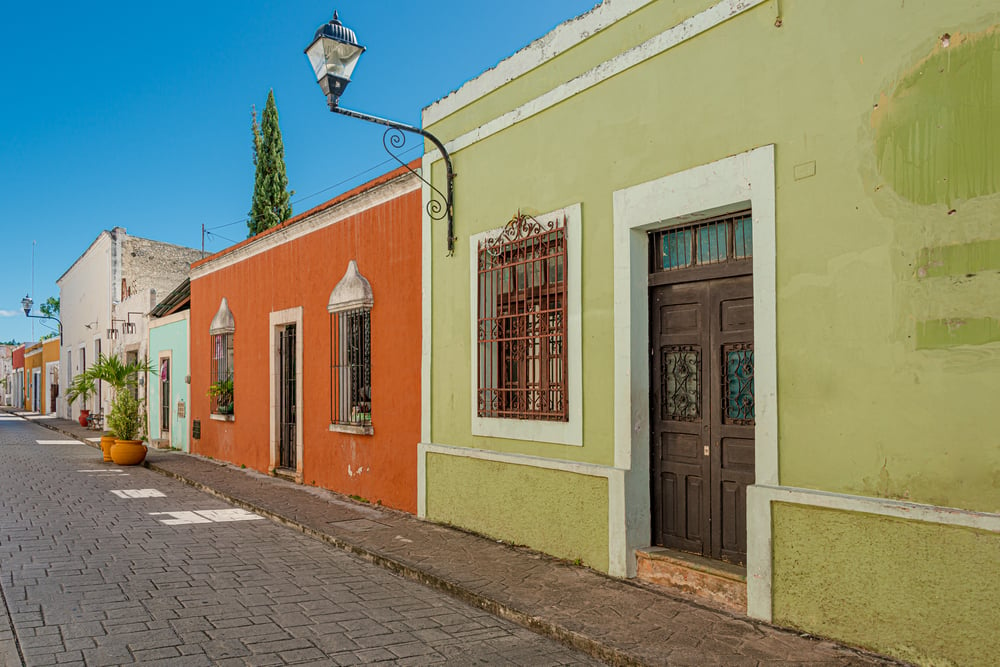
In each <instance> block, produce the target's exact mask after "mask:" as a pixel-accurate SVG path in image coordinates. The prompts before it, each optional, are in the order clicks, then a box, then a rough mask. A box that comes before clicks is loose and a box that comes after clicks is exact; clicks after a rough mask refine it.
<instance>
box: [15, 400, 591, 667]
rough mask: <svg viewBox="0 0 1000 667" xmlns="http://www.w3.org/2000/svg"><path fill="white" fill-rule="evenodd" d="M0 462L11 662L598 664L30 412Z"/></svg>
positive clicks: (18, 425) (16, 428)
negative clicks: (107, 453) (107, 461)
mask: <svg viewBox="0 0 1000 667" xmlns="http://www.w3.org/2000/svg"><path fill="white" fill-rule="evenodd" d="M0 461H2V463H3V465H2V467H0V563H2V565H0V582H2V590H3V597H4V601H5V604H4V605H0V664H3V665H19V664H22V660H23V664H26V665H32V666H33V665H52V664H78V665H80V664H86V665H117V664H131V663H140V664H143V665H168V664H172V665H184V666H193V665H281V664H293V663H294V664H303V663H305V664H309V663H312V664H358V663H367V662H378V661H386V662H391V663H393V664H421V665H423V664H443V663H448V664H473V663H490V664H525V665H528V664H530V665H539V664H551V665H562V664H596V663H594V662H593V661H592V659H591V658H589V657H587V656H585V655H582V654H578V653H575V652H573V651H571V650H570V649H568V648H566V647H564V646H562V645H560V644H558V643H556V642H554V641H552V640H549V639H546V638H543V637H541V636H539V635H536V634H535V633H533V632H531V631H529V630H526V629H524V628H521V627H519V626H516V625H514V624H512V623H509V622H507V621H504V620H501V619H498V618H496V617H494V616H492V615H490V614H488V613H486V612H485V611H482V610H479V609H476V608H473V607H471V606H467V605H465V604H463V603H461V602H459V601H457V600H455V599H453V598H451V597H449V596H447V595H445V594H443V593H440V592H438V591H434V590H431V589H428V588H426V587H424V586H421V585H419V584H417V583H414V582H411V581H408V580H405V579H402V578H399V577H397V576H395V575H393V574H391V573H389V572H387V571H386V570H384V569H381V568H379V567H377V566H374V565H370V564H368V563H365V562H362V561H361V560H359V559H358V558H355V557H354V556H351V555H349V554H346V553H344V552H342V551H338V550H336V549H332V548H330V547H329V546H328V545H325V544H323V543H322V542H320V541H317V540H314V539H311V538H308V537H305V536H303V535H301V534H299V533H296V532H294V531H292V530H289V529H287V528H284V527H282V526H279V525H277V524H275V523H273V522H271V521H269V520H264V519H261V518H260V517H258V516H256V515H254V514H252V513H250V512H247V511H246V510H242V509H234V508H233V507H232V506H231V505H228V504H226V503H225V502H223V501H220V500H217V499H214V498H212V497H210V496H208V495H205V494H204V493H201V492H199V491H196V490H194V489H192V488H191V487H190V486H187V485H185V484H182V483H181V482H178V481H176V480H173V479H169V478H167V477H164V476H162V475H158V474H156V473H154V472H151V471H149V470H146V469H144V468H141V467H133V468H120V467H115V466H110V465H104V464H101V463H100V462H99V455H98V454H97V453H96V452H95V450H94V449H92V448H90V447H87V446H85V445H83V444H82V443H79V442H75V441H71V440H69V439H67V438H66V437H65V436H62V435H60V434H58V433H54V432H53V431H50V430H47V429H44V428H41V427H40V426H38V425H35V424H31V423H29V422H27V421H24V420H22V419H20V418H16V417H13V416H10V417H6V416H5V417H2V418H0ZM8 609H9V619H8V613H7V610H8ZM11 626H12V628H11Z"/></svg>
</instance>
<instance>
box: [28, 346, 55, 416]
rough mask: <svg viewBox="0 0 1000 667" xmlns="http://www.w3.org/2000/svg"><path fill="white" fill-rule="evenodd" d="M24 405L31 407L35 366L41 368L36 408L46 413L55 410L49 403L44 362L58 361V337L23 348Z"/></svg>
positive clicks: (47, 378) (47, 379) (48, 384)
mask: <svg viewBox="0 0 1000 667" xmlns="http://www.w3.org/2000/svg"><path fill="white" fill-rule="evenodd" d="M23 354H24V378H25V380H24V405H25V407H29V408H30V407H31V405H32V396H33V394H34V391H35V375H34V371H35V369H36V368H38V369H41V381H40V382H39V387H38V399H39V400H38V409H39V411H40V412H42V413H48V412H52V411H53V410H55V407H54V406H53V405H51V403H52V401H51V400H50V398H51V397H50V394H49V391H50V390H49V387H50V382H49V380H50V378H49V377H47V376H46V374H45V366H46V364H48V363H50V362H53V361H56V362H57V361H59V339H58V338H52V339H49V340H47V341H45V342H43V343H34V344H32V345H28V346H26V347H25V348H24V352H23Z"/></svg>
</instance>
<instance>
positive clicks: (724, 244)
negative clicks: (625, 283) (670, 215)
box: [649, 211, 753, 273]
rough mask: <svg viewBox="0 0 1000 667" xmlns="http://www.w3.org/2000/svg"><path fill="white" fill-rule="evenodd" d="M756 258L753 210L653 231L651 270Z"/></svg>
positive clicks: (656, 270)
mask: <svg viewBox="0 0 1000 667" xmlns="http://www.w3.org/2000/svg"><path fill="white" fill-rule="evenodd" d="M752 258H753V218H752V217H751V215H750V211H742V212H740V213H735V214H729V215H727V216H723V217H719V218H712V219H709V220H703V221H700V222H698V223H696V224H693V225H684V226H680V227H669V228H667V229H661V230H659V231H656V232H653V233H652V234H650V243H649V271H650V273H657V272H664V271H677V270H679V269H688V268H693V267H697V266H705V265H712V264H729V263H734V262H742V261H746V260H750V259H752Z"/></svg>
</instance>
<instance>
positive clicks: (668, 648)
mask: <svg viewBox="0 0 1000 667" xmlns="http://www.w3.org/2000/svg"><path fill="white" fill-rule="evenodd" d="M35 423H36V424H38V425H39V426H44V427H46V428H49V429H52V430H54V431H58V432H61V433H63V434H65V435H69V436H71V437H74V438H77V439H80V440H81V441H83V442H85V443H86V444H89V445H91V446H96V445H95V444H94V443H92V442H88V441H87V438H93V437H95V436H96V435H99V433H98V432H96V431H93V430H91V429H87V428H85V427H81V426H80V425H79V424H78V423H77V422H75V421H71V420H67V419H47V420H44V421H37V422H35ZM98 465H109V464H103V463H100V459H99V458H98V459H96V460H95V466H98ZM145 465H146V467H148V468H149V469H151V470H154V471H156V472H159V473H161V474H164V475H167V476H170V477H173V478H176V479H179V480H181V481H184V482H186V483H187V484H190V485H192V486H194V487H196V488H199V489H201V490H203V491H205V492H207V493H210V494H212V495H215V496H216V497H219V498H222V499H224V500H226V501H228V502H230V503H232V504H234V505H236V506H238V507H242V508H245V509H248V510H250V511H253V512H256V513H258V514H261V515H263V516H266V517H269V518H271V519H272V520H275V521H277V522H279V523H282V524H284V525H287V526H290V527H293V528H295V529H297V530H299V531H302V532H304V533H306V534H308V535H311V536H313V537H316V538H318V539H321V540H324V541H326V542H327V543H329V544H331V545H333V546H335V547H337V548H340V549H343V550H345V551H348V552H351V553H354V554H355V555H357V556H359V557H360V558H362V559H364V560H366V561H369V562H371V563H374V564H376V565H379V566H382V567H385V568H387V569H389V570H391V571H393V572H396V573H397V574H400V575H402V576H404V577H407V578H410V579H414V580H416V581H420V582H422V583H424V584H426V585H428V586H431V587H434V588H437V589H440V590H443V591H445V592H447V593H450V594H451V595H453V596H455V597H457V598H459V599H462V600H465V601H466V602H468V603H470V604H472V605H475V606H477V607H480V608H482V609H485V610H487V611H489V612H492V613H494V614H496V615H498V616H501V617H503V618H506V619H509V620H512V621H515V622H517V623H520V624H522V625H524V626H525V627H527V628H530V629H532V630H534V631H536V632H539V633H541V634H543V635H547V636H549V637H552V638H554V639H557V640H559V641H562V642H563V643H565V644H567V645H569V646H572V647H574V648H576V649H579V650H582V651H584V652H586V653H589V654H590V655H592V656H594V657H596V658H598V659H601V660H604V661H606V662H608V663H609V664H615V665H667V664H727V665H732V664H808V665H899V664H902V663H899V662H896V661H894V660H891V659H889V658H886V657H883V656H879V655H875V654H872V653H867V652H864V651H861V650H858V649H855V648H851V647H848V646H843V645H840V644H837V643H835V642H832V641H828V640H823V639H817V638H814V637H809V636H805V635H799V634H798V633H796V632H794V631H790V630H786V629H782V628H778V627H775V626H772V625H769V624H767V623H763V622H760V621H756V620H753V619H749V618H747V617H745V616H740V615H737V614H732V613H729V612H726V611H722V610H718V609H715V608H712V607H709V606H707V605H702V604H699V603H698V602H695V601H692V600H689V599H686V598H683V597H680V596H674V595H672V594H670V593H669V592H668V591H664V590H659V589H654V588H652V587H649V586H645V585H641V584H636V583H634V582H631V581H627V580H622V579H616V578H613V577H609V576H607V575H604V574H601V573H599V572H596V571H594V570H590V569H588V568H585V567H581V566H576V565H572V564H570V563H567V562H564V561H561V560H558V559H555V558H551V557H548V556H546V555H544V554H540V553H538V552H535V551H532V550H530V549H526V548H522V547H514V546H510V545H507V544H504V543H501V542H497V541H495V540H491V539H487V538H484V537H481V536H477V535H474V534H471V533H468V532H465V531H461V530H457V529H454V528H450V527H447V526H444V525H440V524H436V523H433V522H430V521H426V520H423V519H420V518H417V517H415V516H412V515H410V514H406V513H405V512H399V511H396V510H391V509H388V508H383V507H375V506H371V505H366V504H362V503H358V502H355V501H353V500H350V499H348V498H346V497H345V496H342V495H339V494H337V493H334V492H331V491H326V490H324V489H317V488H315V487H308V486H303V485H300V484H295V483H293V482H288V481H285V480H281V479H278V478H275V477H270V476H267V475H264V474H262V473H258V472H254V471H250V470H243V469H240V468H237V467H236V466H233V465H229V464H224V463H220V462H217V461H213V460H210V459H206V458H203V457H200V456H196V455H189V454H184V453H181V452H173V451H163V450H153V449H150V450H149V453H148V454H147V457H146V463H145ZM411 620H413V621H415V622H417V621H418V619H411ZM461 620H464V619H456V622H459V621H461ZM416 625H419V622H417V623H416ZM2 630H3V628H2V627H0V649H2V647H3V639H4V635H3V634H2ZM470 640H471V641H476V639H475V635H474V634H472V635H470ZM484 640H488V638H485V639H484Z"/></svg>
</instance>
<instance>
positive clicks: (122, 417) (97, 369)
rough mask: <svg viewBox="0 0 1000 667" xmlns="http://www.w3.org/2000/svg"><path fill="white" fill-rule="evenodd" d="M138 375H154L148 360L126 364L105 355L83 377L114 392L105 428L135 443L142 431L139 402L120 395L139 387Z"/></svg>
mask: <svg viewBox="0 0 1000 667" xmlns="http://www.w3.org/2000/svg"><path fill="white" fill-rule="evenodd" d="M139 373H153V374H154V375H155V374H156V370H155V369H154V367H153V364H152V362H150V361H149V360H148V359H143V360H139V359H136V360H135V361H130V362H129V363H127V364H126V363H125V362H123V361H122V360H121V359H119V358H118V357H115V356H110V357H109V356H106V355H104V354H101V355H98V357H97V361H95V362H94V365H93V366H91V367H90V368H88V369H87V370H86V372H85V373H84V374H85V375H89V377H90V378H91V380H92V381H94V382H97V381H101V380H103V381H104V382H107V383H108V384H109V385H110V386H111V388H112V389H113V390H114V392H115V395H114V398H112V399H111V413H110V414H109V415H108V428H109V429H111V432H112V433H113V434H114V435H115V437H116V438H118V439H119V440H137V439H139V436H140V435H141V433H142V430H143V428H142V427H143V410H142V401H141V400H139V399H138V398H136V397H135V396H134V395H133V394H132V392H131V391H123V390H125V389H130V388H131V387H134V386H136V385H137V384H138V382H139Z"/></svg>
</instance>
